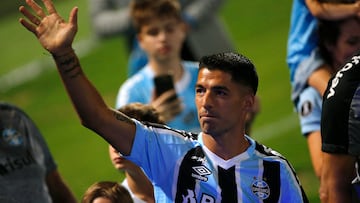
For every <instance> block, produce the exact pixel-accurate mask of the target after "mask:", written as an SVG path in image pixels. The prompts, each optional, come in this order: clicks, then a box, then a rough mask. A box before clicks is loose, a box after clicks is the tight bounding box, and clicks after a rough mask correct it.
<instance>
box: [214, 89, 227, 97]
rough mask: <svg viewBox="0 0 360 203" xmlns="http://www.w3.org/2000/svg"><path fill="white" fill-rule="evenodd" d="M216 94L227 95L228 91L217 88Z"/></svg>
mask: <svg viewBox="0 0 360 203" xmlns="http://www.w3.org/2000/svg"><path fill="white" fill-rule="evenodd" d="M214 92H215V94H216V95H219V96H226V95H227V92H226V91H224V90H215V91H214Z"/></svg>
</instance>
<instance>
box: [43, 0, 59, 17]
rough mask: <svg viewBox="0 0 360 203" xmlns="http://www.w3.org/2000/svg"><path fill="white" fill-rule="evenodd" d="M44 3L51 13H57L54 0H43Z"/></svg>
mask: <svg viewBox="0 0 360 203" xmlns="http://www.w3.org/2000/svg"><path fill="white" fill-rule="evenodd" d="M43 3H44V5H45V7H46V9H47V10H48V12H49V14H55V13H57V12H56V9H55V6H54V4H53V3H52V1H50V0H43Z"/></svg>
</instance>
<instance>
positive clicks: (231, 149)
mask: <svg viewBox="0 0 360 203" xmlns="http://www.w3.org/2000/svg"><path fill="white" fill-rule="evenodd" d="M203 140H204V144H205V146H206V147H207V148H208V149H209V150H210V151H212V152H213V153H215V154H216V155H217V156H219V157H221V158H222V159H224V160H228V159H231V158H233V157H235V156H237V155H239V154H241V153H243V152H245V151H246V150H247V148H248V147H249V146H250V143H249V141H248V140H247V139H246V138H245V136H244V134H240V135H236V137H234V136H231V137H230V136H228V138H226V135H224V136H221V137H214V136H211V135H208V134H205V133H203Z"/></svg>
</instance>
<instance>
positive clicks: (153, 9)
mask: <svg viewBox="0 0 360 203" xmlns="http://www.w3.org/2000/svg"><path fill="white" fill-rule="evenodd" d="M131 17H132V20H133V24H134V27H135V29H136V31H137V32H140V30H141V28H142V27H143V26H144V25H147V24H148V23H149V22H151V21H152V20H154V19H167V18H174V19H176V20H179V21H181V19H182V18H181V10H180V4H179V2H178V0H133V1H132V3H131Z"/></svg>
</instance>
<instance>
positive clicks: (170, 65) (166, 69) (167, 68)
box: [149, 58, 184, 81]
mask: <svg viewBox="0 0 360 203" xmlns="http://www.w3.org/2000/svg"><path fill="white" fill-rule="evenodd" d="M149 64H150V67H151V68H152V70H153V71H154V73H155V75H163V74H169V75H172V76H173V78H174V81H178V80H180V79H181V77H182V74H183V72H184V70H183V67H182V63H181V60H180V58H179V59H176V60H163V61H160V60H157V61H156V60H152V61H149Z"/></svg>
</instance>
